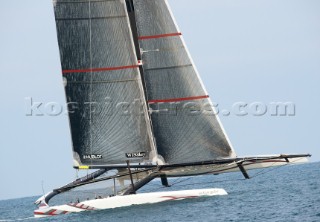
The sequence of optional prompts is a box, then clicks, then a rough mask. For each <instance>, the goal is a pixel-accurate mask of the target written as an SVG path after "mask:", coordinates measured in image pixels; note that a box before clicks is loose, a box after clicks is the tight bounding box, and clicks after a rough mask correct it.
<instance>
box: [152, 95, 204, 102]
mask: <svg viewBox="0 0 320 222" xmlns="http://www.w3.org/2000/svg"><path fill="white" fill-rule="evenodd" d="M206 98H209V96H208V95H205V96H194V97H184V98H174V99H157V100H149V101H148V103H149V104H153V103H170V102H180V101H188V100H198V99H206Z"/></svg>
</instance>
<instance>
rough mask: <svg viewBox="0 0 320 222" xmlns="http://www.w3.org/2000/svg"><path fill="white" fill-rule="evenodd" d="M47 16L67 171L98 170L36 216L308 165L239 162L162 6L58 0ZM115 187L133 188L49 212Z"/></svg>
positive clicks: (146, 199)
mask: <svg viewBox="0 0 320 222" xmlns="http://www.w3.org/2000/svg"><path fill="white" fill-rule="evenodd" d="M54 12H55V19H56V27H57V35H58V43H59V48H60V59H61V66H62V78H63V83H64V86H65V92H66V100H67V102H68V110H69V120H70V129H71V136H72V145H73V160H74V168H76V169H97V171H96V172H94V173H91V174H89V175H87V176H85V177H83V178H80V179H78V180H76V181H74V182H72V183H70V184H67V185H65V186H63V187H60V188H58V189H55V190H53V191H52V192H50V193H48V194H46V195H44V196H43V197H41V198H40V199H39V200H37V201H36V204H38V205H39V209H37V210H35V211H34V214H35V216H37V217H44V216H53V215H59V214H67V213H71V212H80V211H88V210H99V209H109V208H115V207H123V206H129V205H133V204H145V203H156V202H161V201H167V200H177V199H185V198H195V197H199V196H214V195H226V194H227V193H226V191H225V190H223V189H198V190H182V191H170V192H154V193H140V194H136V191H137V190H138V189H140V188H141V187H143V186H144V185H146V184H147V183H149V182H150V181H152V180H153V179H154V178H161V182H162V184H163V185H164V186H168V185H169V184H168V180H167V178H168V177H184V176H196V175H203V174H221V173H226V172H234V171H240V172H242V174H243V175H244V177H245V178H247V179H249V174H248V172H247V171H248V170H250V169H257V168H265V167H271V166H280V165H285V164H289V163H297V162H299V163H300V162H305V161H306V158H307V157H309V156H310V155H309V154H301V155H271V156H255V157H243V158H240V157H237V155H236V153H235V151H234V149H233V147H232V145H231V143H230V141H229V139H228V137H227V135H226V133H225V131H224V129H223V127H222V125H221V123H220V120H219V117H218V116H217V115H215V110H214V108H213V107H212V106H211V105H210V104H211V99H210V97H209V95H208V93H207V91H206V90H205V87H204V85H203V83H202V81H201V79H200V76H199V75H198V72H197V70H196V67H195V65H194V63H193V61H192V59H191V56H190V54H189V52H188V50H187V48H186V44H185V42H184V40H183V37H182V33H181V32H180V30H179V29H178V26H177V24H176V22H175V20H174V17H173V14H172V12H171V10H170V8H169V5H168V2H167V0H55V1H54ZM106 173H109V174H108V175H106ZM103 175H105V176H103ZM133 175H136V176H137V178H138V180H137V181H136V182H133ZM121 178H122V179H124V180H129V181H130V184H129V185H128V186H127V187H126V188H125V189H123V190H122V191H120V192H117V193H115V196H111V197H101V198H98V199H92V200H86V201H83V202H80V201H79V202H76V203H69V204H65V205H60V206H53V207H50V206H49V205H48V202H49V200H50V199H51V198H53V197H54V196H56V195H58V194H61V193H64V192H67V191H70V190H72V189H74V188H77V187H81V186H85V185H88V184H93V183H97V182H101V181H108V180H113V179H121Z"/></svg>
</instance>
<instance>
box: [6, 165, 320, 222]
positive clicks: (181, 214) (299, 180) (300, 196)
mask: <svg viewBox="0 0 320 222" xmlns="http://www.w3.org/2000/svg"><path fill="white" fill-rule="evenodd" d="M249 174H250V176H253V178H252V179H250V180H243V179H242V175H241V174H240V173H231V174H224V175H217V176H214V175H209V176H199V177H191V178H183V179H170V181H169V182H170V183H171V184H175V185H174V186H172V187H170V188H168V189H172V190H173V189H175V190H181V189H197V188H224V189H225V190H226V191H227V192H228V193H229V195H227V196H220V197H219V196H218V197H203V198H197V199H187V200H180V201H169V202H162V203H158V204H147V205H140V206H131V207H125V208H118V209H112V210H102V211H91V212H83V213H77V214H68V215H62V216H55V217H51V218H40V219H35V218H33V210H34V209H35V205H33V202H34V201H35V200H36V199H37V198H38V197H27V198H21V199H13V200H3V201H0V221H1V222H3V221H37V222H46V221H68V222H69V221H70V222H71V221H77V222H78V221H83V222H85V221H88V222H100V221H112V222H113V221H138V222H144V221H148V222H149V221H162V222H167V221H201V222H202V221H246V222H247V221H248V222H250V221H272V222H274V221H286V222H287V221H299V222H300V221H314V222H316V221H320V163H319V162H318V163H309V164H305V165H296V166H286V167H280V168H272V169H265V170H255V171H250V172H249ZM157 187H159V181H154V182H153V183H151V184H150V185H149V186H148V187H145V188H144V189H143V190H142V192H148V191H154V190H155V189H156V188H157ZM158 190H159V191H160V190H161V191H164V190H165V189H164V188H160V187H159V188H158Z"/></svg>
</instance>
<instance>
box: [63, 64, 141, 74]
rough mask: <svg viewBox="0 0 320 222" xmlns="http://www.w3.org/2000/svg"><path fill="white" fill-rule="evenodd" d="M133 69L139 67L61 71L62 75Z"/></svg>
mask: <svg viewBox="0 0 320 222" xmlns="http://www.w3.org/2000/svg"><path fill="white" fill-rule="evenodd" d="M134 68H139V65H131V66H117V67H105V68H93V69H70V70H62V73H63V74H68V73H82V72H103V71H114V70H121V69H134Z"/></svg>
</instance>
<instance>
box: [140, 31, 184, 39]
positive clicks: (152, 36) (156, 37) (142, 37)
mask: <svg viewBox="0 0 320 222" xmlns="http://www.w3.org/2000/svg"><path fill="white" fill-rule="evenodd" d="M179 35H182V33H181V32H177V33H168V34H161V35H148V36H140V37H138V39H139V40H145V39H158V38H166V37H171V36H179Z"/></svg>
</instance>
